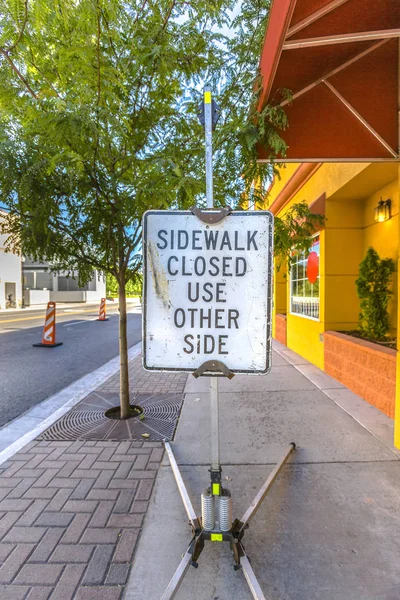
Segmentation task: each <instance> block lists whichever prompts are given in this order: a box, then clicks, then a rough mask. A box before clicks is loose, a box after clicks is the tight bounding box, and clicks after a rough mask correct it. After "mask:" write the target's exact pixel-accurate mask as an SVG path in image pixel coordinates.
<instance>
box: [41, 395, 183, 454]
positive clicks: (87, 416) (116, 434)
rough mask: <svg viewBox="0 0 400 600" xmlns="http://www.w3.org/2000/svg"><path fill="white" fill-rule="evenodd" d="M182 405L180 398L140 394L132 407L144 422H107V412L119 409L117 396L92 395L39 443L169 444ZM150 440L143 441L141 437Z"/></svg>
mask: <svg viewBox="0 0 400 600" xmlns="http://www.w3.org/2000/svg"><path fill="white" fill-rule="evenodd" d="M182 402H183V394H174V393H168V394H139V395H137V396H134V397H131V404H139V406H141V407H142V408H143V415H144V419H143V420H140V419H138V418H137V417H135V418H133V419H127V420H126V421H116V420H112V419H108V418H107V417H106V416H105V415H104V413H105V411H106V410H107V409H109V408H111V407H113V406H118V405H119V397H118V394H115V393H106V392H102V393H101V394H99V393H97V392H93V393H92V394H90V395H89V396H87V398H85V399H84V400H83V401H82V402H80V403H79V404H78V405H77V406H76V407H75V408H73V409H72V410H71V411H70V412H69V413H67V414H66V415H64V416H63V417H61V419H59V420H58V421H56V422H55V423H54V424H53V425H52V426H51V427H49V429H47V430H46V431H44V432H43V433H42V434H41V435H40V436H39V437H38V438H37V439H39V440H47V441H52V440H57V441H62V440H110V441H111V440H116V441H121V440H132V441H138V442H139V441H140V442H143V441H144V439H147V440H149V441H154V442H158V441H162V440H171V439H172V438H173V436H174V432H175V428H176V424H177V421H178V418H179V413H180V410H181V406H182ZM143 433H146V434H149V436H150V437H148V438H147V437H146V438H143V436H142V434H143Z"/></svg>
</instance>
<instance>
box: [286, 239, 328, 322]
mask: <svg viewBox="0 0 400 600" xmlns="http://www.w3.org/2000/svg"><path fill="white" fill-rule="evenodd" d="M317 237H319V253H318V258H319V259H320V258H321V235H320V232H317V233H315V234H314V235H313V236H312V239H313V240H314V239H315V238H317ZM311 252H313V250H312V247H311V248H310V250H309V253H308V255H309V254H310V253H311ZM303 254H304V256H305V253H303ZM308 255H307V258H304V259H303V260H305V262H306V264H307V260H308ZM298 262H300V261H297V263H296V264H298ZM292 272H293V265H292V266H291V267H290V271H289V314H290V315H293V316H295V317H301V318H302V319H308V320H309V321H314V322H315V323H320V322H321V278H320V272H319V271H318V284H319V290H318V317H311V316H310V315H304V314H302V313H298V312H293V301H292V299H293V295H292V289H293V288H292V283H293V279H292ZM295 281H303V280H299V279H296V280H295ZM312 285H313V284H312ZM295 297H296V296H295ZM298 297H299V298H300V297H303V296H298ZM304 298H307V296H304ZM310 298H312V297H311V296H310Z"/></svg>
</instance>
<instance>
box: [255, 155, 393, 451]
mask: <svg viewBox="0 0 400 600" xmlns="http://www.w3.org/2000/svg"><path fill="white" fill-rule="evenodd" d="M299 166H300V165H299V164H291V165H287V168H286V169H282V170H281V179H280V180H275V182H274V185H273V186H272V188H271V190H270V193H269V196H268V200H266V203H265V206H264V208H268V207H269V206H271V204H272V203H273V202H274V200H275V199H276V198H277V196H278V195H279V194H280V193H281V191H282V190H283V189H284V187H285V185H286V184H287V183H288V181H289V180H290V179H291V177H292V176H293V174H294V173H295V171H296V170H297V169H298V167H299ZM379 169H380V167H379V166H376V165H374V166H371V165H369V164H365V163H364V164H362V163H354V164H352V163H346V164H344V163H343V164H335V163H326V164H323V165H322V166H321V167H320V168H319V169H318V171H317V172H316V173H315V174H314V175H313V176H312V177H311V178H310V179H309V180H308V181H307V182H306V183H305V184H304V185H303V186H302V188H301V189H300V190H299V191H298V192H297V193H296V195H295V196H294V197H293V198H292V199H291V200H290V202H289V203H288V204H287V205H286V206H285V207H284V208H283V209H282V210H281V211H280V212H279V213H278V217H284V215H285V213H286V211H287V210H289V209H290V208H291V207H292V206H293V204H295V203H298V202H302V201H304V200H305V201H306V202H307V203H308V204H311V203H312V202H314V201H315V200H317V199H318V198H319V197H320V196H321V195H322V194H325V196H326V201H325V216H326V222H325V229H324V230H323V231H322V232H321V257H320V320H319V322H317V321H315V320H313V319H309V318H306V317H302V316H299V315H292V314H290V277H289V276H288V277H287V279H286V286H285V281H284V280H283V279H282V277H281V276H280V275H279V274H278V275H277V277H276V280H275V286H274V306H275V312H276V313H283V312H284V310H283V303H284V302H285V301H286V311H287V344H288V347H289V348H290V349H292V350H294V351H295V352H297V353H298V354H300V355H301V356H303V357H304V358H306V359H307V360H309V361H310V362H311V363H313V364H315V365H317V366H318V367H320V368H321V369H323V368H324V348H323V341H322V336H321V334H322V333H323V332H324V331H327V330H331V329H332V330H336V331H349V330H352V329H355V328H356V327H357V323H358V315H359V299H358V297H357V291H356V285H355V281H356V279H357V277H358V272H359V265H360V262H361V261H362V259H363V258H364V256H365V253H366V251H367V249H368V247H369V246H373V247H374V248H375V249H376V250H377V251H378V252H379V254H380V255H381V256H382V257H389V256H390V257H392V258H396V260H397V256H398V249H399V227H400V224H399V217H398V213H399V184H398V181H397V180H396V181H393V182H392V183H390V184H387V185H385V186H383V187H382V188H380V189H379V190H378V191H376V192H374V193H373V194H371V195H368V193H367V192H368V190H369V189H371V187H373V185H374V183H375V181H376V173H377V170H378V171H379ZM379 172H380V173H381V178H383V179H385V177H386V171H385V172H384V173H383V168H382V169H381V170H380V171H379ZM375 187H376V186H375ZM381 197H382V198H383V199H386V198H391V200H392V219H391V220H390V221H388V222H387V223H375V221H374V208H375V206H376V205H377V204H378V202H379V200H380V198H381ZM394 284H395V286H396V287H397V285H398V282H397V274H396V277H395V278H394ZM283 286H285V291H284V288H283ZM389 310H390V314H391V320H392V326H393V327H394V328H395V327H396V320H397V294H395V296H394V298H393V299H392V301H391V304H390V307H389ZM399 368H400V367H399ZM399 395H400V389H399ZM399 405H400V398H399ZM399 414H400V406H399ZM398 435H399V439H400V431H399V434H398Z"/></svg>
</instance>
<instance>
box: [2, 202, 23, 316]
mask: <svg viewBox="0 0 400 600" xmlns="http://www.w3.org/2000/svg"><path fill="white" fill-rule="evenodd" d="M1 213H3V214H4V211H2V210H0V215H1ZM6 240H7V236H5V235H1V234H0V309H3V308H12V307H16V308H19V307H20V306H22V272H21V257H20V256H18V255H17V254H13V253H12V252H6V251H5V244H6Z"/></svg>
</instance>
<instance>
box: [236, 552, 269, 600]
mask: <svg viewBox="0 0 400 600" xmlns="http://www.w3.org/2000/svg"><path fill="white" fill-rule="evenodd" d="M240 564H241V566H242V570H243V574H244V576H245V578H246V581H247V583H248V585H249V588H250V591H251V593H252V596H253V598H254V600H265V596H264V594H263V591H262V589H261V588H260V584H259V583H258V581H257V579H256V576H255V575H254V571H253V569H252V568H251V564H250V561H249V559H248V558H247V556H246V555H244V556H242V557H241V558H240Z"/></svg>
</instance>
